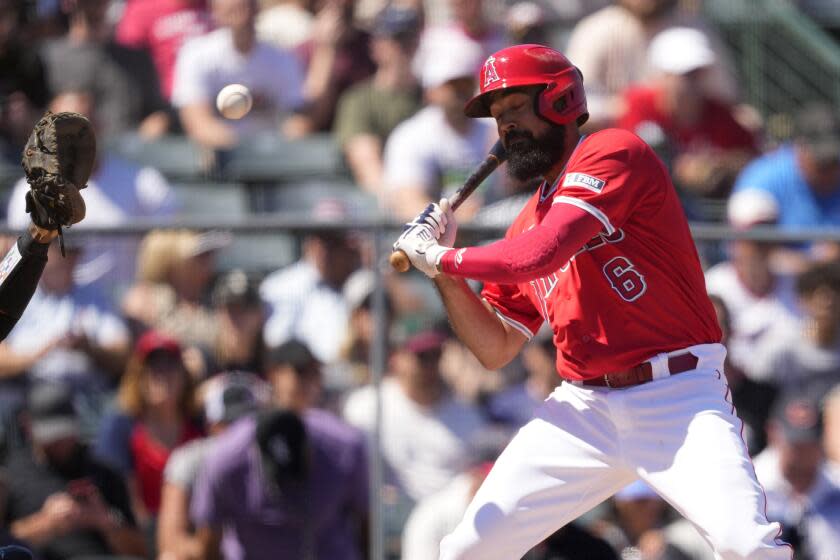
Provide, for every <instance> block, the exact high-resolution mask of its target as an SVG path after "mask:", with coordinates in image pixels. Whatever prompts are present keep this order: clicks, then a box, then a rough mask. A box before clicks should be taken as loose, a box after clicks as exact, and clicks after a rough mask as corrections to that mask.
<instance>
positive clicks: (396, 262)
mask: <svg viewBox="0 0 840 560" xmlns="http://www.w3.org/2000/svg"><path fill="white" fill-rule="evenodd" d="M388 262H389V263H391V268H393V269H394V270H395V271H397V272H406V271H408V269H409V268H411V261H410V260H408V255H406V254H405V251H403V250H401V249H397V250H396V251H394V252H393V253H391V257H390V258H389V259H388Z"/></svg>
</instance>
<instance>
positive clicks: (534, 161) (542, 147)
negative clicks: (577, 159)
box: [505, 126, 566, 181]
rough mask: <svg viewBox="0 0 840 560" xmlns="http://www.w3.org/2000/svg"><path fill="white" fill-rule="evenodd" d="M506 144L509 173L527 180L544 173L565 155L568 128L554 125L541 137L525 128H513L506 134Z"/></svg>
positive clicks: (521, 179)
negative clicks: (535, 135)
mask: <svg viewBox="0 0 840 560" xmlns="http://www.w3.org/2000/svg"><path fill="white" fill-rule="evenodd" d="M514 140H515V142H514ZM505 144H507V146H506V147H507V154H508V160H507V165H508V173H510V174H511V175H512V176H513V177H514V178H516V179H518V180H520V181H527V180H528V179H533V178H536V177H540V176H542V175H544V174H545V173H547V172H548V170H549V169H551V168H552V167H553V166H554V164H556V163H557V161H558V160H559V159H560V158H561V157H563V153H564V152H565V151H566V129H565V127H562V126H552V127H551V128H549V129H548V132H547V133H546V134H545V136H542V137H540V138H535V137H534V135H533V134H531V133H530V132H528V131H525V130H513V131H511V132H508V133H507V134H506V135H505Z"/></svg>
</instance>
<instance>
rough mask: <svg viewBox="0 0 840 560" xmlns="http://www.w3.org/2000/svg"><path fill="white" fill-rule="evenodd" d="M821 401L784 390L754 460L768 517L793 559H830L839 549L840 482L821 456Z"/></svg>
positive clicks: (823, 455)
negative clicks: (765, 442) (775, 523)
mask: <svg viewBox="0 0 840 560" xmlns="http://www.w3.org/2000/svg"><path fill="white" fill-rule="evenodd" d="M818 403H819V401H818V400H817V399H815V398H813V397H809V396H807V395H802V394H801V393H798V392H792V393H787V394H785V395H783V396H782V397H781V398H780V399H779V401H778V402H777V403H776V405H775V406H774V409H773V412H772V414H771V419H770V422H769V423H768V426H767V434H768V441H769V445H768V446H767V449H765V450H764V451H763V452H762V453H760V454H759V455H758V456H757V457H756V458H755V461H754V464H755V474H756V477H757V478H758V481H759V483H760V484H761V485H762V486H763V487H764V491H765V494H766V496H767V519H769V520H770V521H778V522H780V523H781V524H782V527H783V532H782V535H781V538H782V539H783V540H784V541H785V542H788V543H790V544H791V545H793V547H794V550H796V553H797V558H799V557H800V555H801V557H802V558H815V559H818V560H829V559H831V558H835V557H836V556H837V551H838V550H840V485H838V482H837V478H836V474H834V473H832V472H831V471H830V469H829V468H828V464H827V463H826V461H825V454H824V451H823V447H822V425H823V422H822V411H821V410H820V406H819V404H818Z"/></svg>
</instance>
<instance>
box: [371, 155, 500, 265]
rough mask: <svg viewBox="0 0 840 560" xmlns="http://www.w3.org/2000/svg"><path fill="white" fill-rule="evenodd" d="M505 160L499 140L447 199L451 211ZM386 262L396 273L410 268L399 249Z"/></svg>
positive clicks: (409, 263)
mask: <svg viewBox="0 0 840 560" xmlns="http://www.w3.org/2000/svg"><path fill="white" fill-rule="evenodd" d="M506 159H507V152H506V151H505V147H504V146H503V145H502V141H501V140H499V141H497V142H496V143H495V144H494V145H493V147H492V148H491V149H490V153H489V154H487V157H486V158H484V161H482V162H481V163H480V164H479V165H478V167H476V168H475V171H473V172H472V175H470V176H469V177H467V180H466V181H464V185H463V186H462V187H461V188H460V189H458V190H457V191H456V192H455V194H454V195H452V198H450V199H449V203H450V205H451V206H452V211H453V212H454V211H455V210H457V209H458V207H459V206H461V204H462V203H463V202H464V201H465V200H466V199H467V198H468V197H469V196H470V195H471V194H472V193H473V192H474V191H475V189H477V188H478V186H479V185H480V184H481V183H482V182H483V181H484V180H485V179H486V178H487V177H489V176H490V174H491V173H493V171H495V170H496V168H497V167H499V165H500V164H501V163H502V162H503V161H505V160H506ZM388 260H389V262H390V263H391V268H393V269H394V270H396V271H397V272H405V271H407V270H408V269H409V268H410V267H411V261H409V260H408V255H406V254H405V252H403V251H400V250H399V249H397V250H396V251H394V252H393V253H391V258H390V259H388Z"/></svg>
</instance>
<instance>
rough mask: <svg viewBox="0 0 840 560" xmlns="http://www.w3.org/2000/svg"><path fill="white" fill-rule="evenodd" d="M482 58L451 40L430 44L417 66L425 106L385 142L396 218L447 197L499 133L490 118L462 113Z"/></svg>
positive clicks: (470, 46)
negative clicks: (429, 52)
mask: <svg viewBox="0 0 840 560" xmlns="http://www.w3.org/2000/svg"><path fill="white" fill-rule="evenodd" d="M483 62H484V58H483V55H482V52H481V49H480V48H479V47H478V46H477V45H475V44H474V43H471V42H468V41H464V40H460V41H457V40H450V41H447V42H439V43H435V52H434V55H429V58H428V62H427V63H425V64H424V65H423V67H422V68H421V81H422V86H423V89H424V93H425V97H426V101H427V102H428V105H427V106H426V107H425V108H424V109H421V110H420V111H419V112H418V113H417V114H415V115H414V116H412V117H411V118H409V119H408V120H406V121H404V122H402V123H401V124H400V125H399V126H398V127H397V128H395V129H394V131H393V132H392V133H391V136H389V137H388V141H387V143H386V144H385V155H384V158H383V161H384V172H383V177H384V178H383V183H384V186H385V202H386V206H388V207H389V208H390V209H391V210H392V211H393V212H394V213H395V214H396V217H397V219H400V220H402V219H410V218H411V217H412V216H414V215H416V214H417V212H418V211H420V210H422V209H423V207H424V206H425V205H426V204H428V203H429V202H432V201H437V200H438V199H439V198H440V197H441V195H451V193H452V192H453V191H454V190H455V189H457V188H459V187H460V186H461V185H463V183H464V180H465V179H466V178H467V176H468V175H469V174H470V173H471V171H472V170H473V169H474V168H475V167H476V165H478V163H480V162H481V161H482V160H483V159H484V158H485V156H486V155H487V152H488V150H489V149H490V147H491V146H492V144H493V142H495V140H496V138H497V137H498V136H497V133H496V127H495V125H494V124H493V123H492V122H490V121H489V119H470V118H467V117H466V116H465V115H464V105H465V103H466V102H467V101H468V100H469V99H470V97H471V96H472V95H473V93H474V92H475V90H476V83H475V76H476V71H477V69H478V67H479V66H480V65H481V64H482V63H483ZM468 205H471V207H472V208H473V210H474V209H475V208H477V207H478V206H479V205H480V204H478V202H477V199H476V198H475V197H471V198H470V199H468ZM465 210H468V208H467V207H466V206H465V207H462V209H461V212H462V214H467V215H469V214H470V212H469V211H467V212H465Z"/></svg>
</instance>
